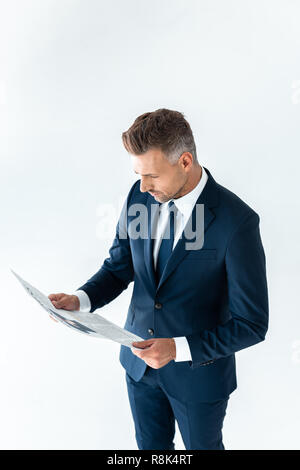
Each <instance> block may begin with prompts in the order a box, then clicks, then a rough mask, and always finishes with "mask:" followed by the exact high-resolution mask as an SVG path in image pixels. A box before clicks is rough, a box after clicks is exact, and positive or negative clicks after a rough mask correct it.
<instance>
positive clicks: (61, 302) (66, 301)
mask: <svg viewBox="0 0 300 470" xmlns="http://www.w3.org/2000/svg"><path fill="white" fill-rule="evenodd" d="M48 299H50V300H51V302H52V303H53V305H54V307H56V308H62V309H64V310H79V307H80V303H79V298H78V297H77V295H68V294H64V293H60V294H49V295H48ZM50 318H51V320H54V318H53V317H51V315H50ZM54 321H56V322H57V320H54Z"/></svg>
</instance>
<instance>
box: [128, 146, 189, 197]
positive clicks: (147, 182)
mask: <svg viewBox="0 0 300 470" xmlns="http://www.w3.org/2000/svg"><path fill="white" fill-rule="evenodd" d="M183 157H184V154H182V155H181V157H180V159H179V160H178V161H177V162H176V163H175V165H174V164H173V165H171V163H170V162H169V161H168V160H167V159H166V157H165V156H164V154H163V153H162V151H161V150H159V149H151V150H148V152H146V153H144V154H143V155H131V158H132V161H133V169H134V171H135V173H137V174H139V175H140V177H141V185H140V190H141V192H143V193H144V192H146V191H148V192H149V193H150V194H151V195H152V196H153V197H154V198H155V199H156V200H157V201H158V202H167V201H169V200H170V199H173V198H174V199H176V198H177V197H180V195H181V192H182V189H183V187H184V185H185V184H186V181H187V178H188V171H189V167H190V162H189V161H187V162H186V161H184V158H183ZM188 160H189V159H188Z"/></svg>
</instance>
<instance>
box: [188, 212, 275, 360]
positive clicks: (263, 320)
mask: <svg viewBox="0 0 300 470" xmlns="http://www.w3.org/2000/svg"><path fill="white" fill-rule="evenodd" d="M259 220H260V219H259V216H258V214H257V213H256V212H254V211H253V210H251V211H250V212H247V214H246V216H245V215H244V216H243V219H242V221H241V222H240V223H239V225H238V226H237V227H236V229H235V230H234V231H233V234H232V235H231V237H230V239H229V242H228V244H227V249H226V254H225V265H226V272H227V282H228V296H229V310H230V314H231V319H230V320H229V321H227V322H226V323H224V324H222V325H218V326H217V327H215V328H213V329H209V330H202V331H199V332H196V333H195V334H191V335H189V336H187V340H188V343H189V346H190V350H191V355H192V365H191V366H192V367H197V366H200V365H202V363H204V362H207V361H213V360H216V359H219V358H221V357H225V356H228V355H231V354H233V353H235V352H236V351H240V350H241V349H244V348H247V347H249V346H252V345H254V344H256V343H259V342H260V341H263V340H264V339H265V334H266V332H267V329H268V315H269V312H268V291H267V279H266V260H265V253H264V249H263V246H262V242H261V237H260V231H259Z"/></svg>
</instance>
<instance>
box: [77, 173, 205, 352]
mask: <svg viewBox="0 0 300 470" xmlns="http://www.w3.org/2000/svg"><path fill="white" fill-rule="evenodd" d="M207 179H208V177H207V173H206V171H205V169H204V168H203V167H202V175H201V178H200V181H199V183H198V184H197V186H195V188H194V189H192V191H190V192H189V193H187V194H185V195H184V196H181V197H179V198H177V199H172V200H173V202H174V204H175V205H176V208H177V209H178V210H177V215H176V221H175V230H174V244H173V249H174V247H175V246H176V244H177V242H178V240H179V238H180V236H181V235H182V232H183V230H184V227H185V225H186V223H187V221H188V219H189V218H190V215H191V213H192V210H193V208H194V205H195V204H196V201H197V199H198V197H199V196H200V194H201V192H202V191H203V188H204V186H205V184H206V182H207ZM169 202H170V201H167V202H164V203H162V204H161V205H160V214H159V218H158V223H157V226H156V228H155V232H156V233H155V234H154V235H153V237H154V240H153V263H154V268H156V262H157V255H158V252H159V248H160V244H161V239H162V235H163V233H164V231H165V229H166V226H167V223H168V215H169V211H168V203H169ZM73 295H77V297H78V298H79V303H80V307H79V308H80V310H81V311H83V312H89V311H90V309H91V302H90V299H89V297H88V295H87V294H86V292H84V291H83V290H77V291H76V292H73ZM174 340H175V343H176V358H175V361H191V360H192V356H191V351H190V348H189V344H188V341H187V339H186V337H185V336H178V337H176V338H174Z"/></svg>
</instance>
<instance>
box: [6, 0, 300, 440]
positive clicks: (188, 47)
mask: <svg viewBox="0 0 300 470" xmlns="http://www.w3.org/2000/svg"><path fill="white" fill-rule="evenodd" d="M299 25H300V2H299V1H296V0H295V1H292V0H282V1H275V0H269V1H264V0H249V1H246V0H244V1H241V0H235V1H231V0H227V1H226V2H224V1H222V0H218V1H216V0H213V1H212V0H189V1H187V0H176V1H175V0H172V1H171V0H151V2H148V1H146V0H126V1H123V0H118V1H116V0H111V1H109V2H104V1H100V0H98V1H96V0H88V1H83V0H72V1H71V0H42V1H41V0H36V1H32V0H19V1H16V0H2V1H1V2H0V154H1V167H0V175H1V185H0V191H1V194H0V205H1V207H0V214H1V219H0V220H1V232H0V234H1V235H0V236H1V246H0V250H1V251H0V261H1V268H0V269H1V270H0V285H1V329H0V348H1V353H0V361H1V388H0V416H1V420H0V445H1V448H6V449H11V448H15V449H16V448H18V449H65V448H66V449H136V448H137V447H136V442H135V436H134V426H133V421H132V417H131V412H130V407H129V402H128V398H127V390H126V384H125V371H124V369H123V368H122V366H121V365H120V364H119V360H118V356H119V346H118V345H117V344H115V343H111V342H109V341H107V340H103V341H101V340H97V339H95V338H89V337H86V336H84V335H82V334H80V333H76V332H73V331H71V330H70V329H68V328H65V327H64V326H63V325H60V324H56V323H54V322H53V321H51V320H50V319H49V317H48V316H47V314H46V313H45V312H44V311H43V310H42V309H41V308H40V307H39V305H38V304H37V303H35V302H34V300H32V299H31V298H30V297H29V296H28V295H27V294H26V292H25V291H24V289H23V288H22V287H21V285H20V284H18V282H17V280H16V279H15V278H14V277H13V275H12V274H11V272H10V271H9V268H10V267H11V268H12V269H14V270H15V271H16V272H17V273H19V274H20V275H21V276H22V277H24V278H25V279H26V280H27V281H28V282H30V283H31V284H33V285H34V286H36V287H37V288H38V289H40V290H41V291H42V292H44V293H45V294H46V295H48V294H49V293H53V292H67V293H71V292H72V291H74V290H75V289H77V288H78V287H79V286H81V285H82V284H83V283H85V282H86V280H87V279H88V278H89V277H91V276H92V275H93V274H94V273H95V272H96V271H97V270H98V269H99V268H100V267H101V264H102V262H103V260H104V259H105V258H106V257H107V256H108V249H109V247H110V246H111V242H112V239H113V233H114V230H113V231H112V233H111V235H109V234H107V235H106V237H103V232H102V229H103V227H104V220H103V217H102V216H103V212H102V211H103V207H104V208H105V207H111V208H112V207H113V208H115V213H116V216H117V215H118V214H119V208H121V204H122V202H123V201H124V198H125V197H126V195H127V193H128V191H129V189H130V187H131V185H132V183H133V182H134V181H135V180H136V175H135V174H134V173H133V168H132V163H131V159H130V156H129V155H128V154H127V152H126V151H125V149H124V148H123V146H122V141H121V133H122V132H123V131H124V130H126V129H128V127H129V126H130V125H131V124H132V122H133V120H134V119H135V118H136V117H137V116H138V115H140V114H142V113H144V112H147V111H154V110H155V109H158V108H161V107H166V108H170V109H174V110H178V111H181V112H183V113H184V115H185V117H186V119H187V120H188V121H189V122H190V124H191V126H192V129H193V131H194V135H195V140H196V144H197V150H198V157H199V161H200V163H201V164H203V165H204V166H206V167H207V168H208V169H209V171H210V172H211V173H212V175H213V177H214V178H215V180H216V181H217V182H218V183H220V184H222V185H223V186H225V187H227V188H229V189H230V190H231V191H233V192H235V193H236V194H238V195H239V196H240V197H241V198H242V199H243V200H244V201H245V202H247V203H248V204H249V205H250V206H251V207H252V208H253V209H254V210H256V211H257V212H258V214H259V215H260V218H261V224H260V228H261V236H262V240H263V244H264V248H265V253H266V258H267V274H268V285H269V298H270V327H269V331H268V333H267V336H266V340H265V341H264V342H263V343H260V344H258V345H256V346H254V347H251V348H249V349H246V350H243V351H241V352H238V353H237V354H236V359H237V374H238V389H237V390H236V391H235V392H234V393H233V394H232V395H231V399H230V403H229V406H228V409H227V415H226V418H225V421H224V428H223V436H224V444H225V447H226V448H227V449H299V448H300V443H299V419H300V405H299V396H300V394H299V385H300V379H299V369H300V328H299V327H300V320H299V300H298V295H299V262H300V257H299V236H300V233H299V228H300V226H299V193H298V181H299V155H300V154H299V150H300V145H299V121H300V62H299V52H300V28H299ZM104 204H106V205H107V206H103V205H104ZM114 224H115V221H114V220H113V224H112V226H113V228H114V227H115V225H114ZM132 287H133V285H132V284H131V285H130V286H129V287H128V289H127V290H126V291H124V292H123V293H122V295H121V296H119V297H118V298H117V299H116V300H115V301H114V302H112V303H110V304H109V305H107V306H105V307H104V308H102V309H101V310H99V313H101V314H102V315H104V316H105V317H106V318H108V319H110V320H111V321H114V322H115V323H117V324H119V325H120V326H123V324H124V322H125V318H126V312H127V308H128V304H129V302H130V297H131V293H132ZM175 442H176V448H177V449H184V446H183V443H182V440H181V436H180V434H179V432H178V428H177V434H176V441H175Z"/></svg>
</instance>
